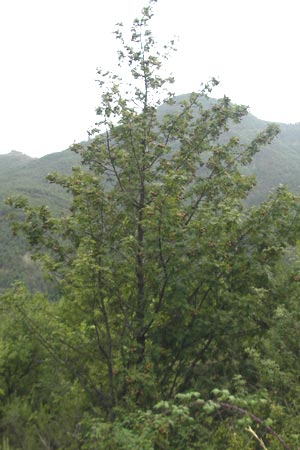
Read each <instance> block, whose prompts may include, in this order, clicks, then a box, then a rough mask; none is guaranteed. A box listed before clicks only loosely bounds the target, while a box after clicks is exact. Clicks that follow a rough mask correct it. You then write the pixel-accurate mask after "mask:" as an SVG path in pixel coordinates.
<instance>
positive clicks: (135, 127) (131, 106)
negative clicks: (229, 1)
mask: <svg viewBox="0 0 300 450" xmlns="http://www.w3.org/2000/svg"><path fill="white" fill-rule="evenodd" d="M154 3H155V0H150V1H149V4H148V6H147V7H145V8H144V9H143V10H142V13H141V16H140V17H139V18H138V19H136V20H135V21H134V23H133V25H132V28H131V29H130V36H129V39H128V40H126V39H125V37H124V34H125V33H124V32H123V26H122V24H119V25H118V27H119V28H118V29H117V30H116V32H115V36H116V38H117V41H118V43H119V46H120V50H119V52H118V61H119V64H120V66H121V70H124V71H127V72H126V73H125V75H124V72H122V74H123V75H124V77H123V78H120V77H117V76H115V74H110V73H109V72H107V71H104V72H102V71H101V70H99V71H98V76H99V79H100V82H99V89H100V99H101V102H100V105H99V107H98V109H97V114H98V122H99V124H98V127H99V130H95V131H94V137H93V139H91V140H90V141H89V142H88V143H84V144H78V145H75V146H74V147H73V153H71V152H69V151H67V152H63V153H61V154H56V155H49V156H47V157H45V158H41V159H40V160H32V159H30V158H28V157H26V156H24V155H21V154H18V153H16V152H13V153H12V154H9V155H7V156H3V157H2V158H3V159H2V161H4V162H5V161H7V170H4V169H2V171H1V176H2V177H7V178H6V180H7V185H6V191H7V192H4V194H5V195H6V193H7V194H10V192H9V191H10V189H11V188H13V190H15V191H17V192H16V195H13V194H12V193H11V194H10V195H9V199H8V200H7V202H6V206H3V215H2V219H3V220H5V217H6V211H7V209H6V208H9V210H10V211H14V212H15V214H16V216H15V222H14V224H13V230H14V233H15V234H16V235H17V236H18V239H22V240H21V241H13V240H12V238H11V237H10V238H9V239H10V241H11V242H17V243H18V242H19V243H20V244H17V245H20V249H21V250H22V252H26V253H25V254H23V261H25V263H26V264H27V265H28V266H30V265H33V264H39V266H40V267H43V269H44V271H45V273H47V275H48V277H49V280H52V282H53V286H55V296H53V295H51V289H50V290H49V291H47V289H44V291H43V292H32V290H30V289H28V288H27V287H26V284H22V283H17V284H14V285H13V286H12V287H11V288H10V289H7V290H5V291H3V292H2V293H1V296H0V308H1V322H0V396H1V403H0V449H1V450H40V449H45V450H46V449H47V450H49V449H51V450H52V449H53V450H54V449H64V450H91V449H97V450H116V449H120V450H175V449H176V450H187V449H188V450H196V449H198V450H200V449H201V450H202V449H205V450H241V449H245V450H258V449H259V448H262V449H265V450H266V449H267V450H279V449H285V450H291V449H293V450H294V449H300V432H299V422H300V412H299V402H300V385H299V382H300V380H299V373H300V367H298V366H299V364H300V362H299V335H300V325H299V324H300V307H299V294H300V285H299V281H300V270H299V234H300V195H298V194H296V193H292V192H290V191H289V190H288V189H287V188H286V187H283V186H280V187H278V188H275V187H274V185H273V184H272V181H270V182H267V181H266V180H265V178H264V177H261V173H262V172H260V170H265V172H264V173H267V172H268V173H269V174H270V176H271V178H270V179H272V180H274V179H275V178H276V180H277V181H276V183H277V182H278V181H279V182H284V181H285V180H284V176H285V175H286V171H280V170H279V166H281V165H282V164H283V162H284V161H285V162H286V164H287V166H285V167H288V164H290V161H288V158H286V154H285V153H284V152H283V153H281V151H280V150H279V149H280V145H282V143H283V142H286V143H287V142H289V145H287V144H286V147H285V148H289V149H291V148H294V145H295V142H296V135H297V132H298V126H296V125H295V126H294V127H292V128H291V129H293V131H294V136H293V138H290V137H287V134H288V133H287V130H288V129H290V128H289V127H290V126H286V127H283V128H284V130H283V133H282V135H278V133H279V129H278V126H277V125H275V124H269V125H267V124H264V123H263V122H261V121H258V120H257V119H255V118H254V117H253V116H247V108H246V107H244V106H239V105H233V104H232V103H231V102H230V100H229V99H228V98H227V97H224V98H222V99H220V100H208V99H207V101H204V98H205V96H207V95H208V94H209V95H210V94H211V92H212V91H213V88H214V87H215V86H216V84H217V81H216V80H214V79H212V80H211V81H209V82H208V83H207V84H206V85H205V86H203V89H202V91H201V92H199V93H192V94H190V95H188V96H182V97H180V98H175V97H174V95H173V94H172V84H173V78H172V77H170V78H168V77H167V78H166V77H165V76H164V75H163V73H164V72H163V70H162V62H163V61H164V60H165V59H166V58H168V57H169V52H170V51H172V48H173V44H172V43H171V44H170V46H165V47H164V49H163V50H158V49H157V47H156V43H155V40H154V38H153V35H152V32H151V18H152V16H153V7H154ZM129 77H130V80H131V82H129V84H125V83H124V82H123V81H122V79H125V80H128V79H129ZM157 111H159V112H158V113H157ZM103 129H105V130H106V132H104V133H103ZM100 130H101V132H100ZM260 152H261V153H260ZM283 154H284V157H283ZM259 155H260V156H259ZM66 159H68V161H66ZM276 161H277V163H276ZM297 161H298V158H297V157H296V152H295V158H294V161H293V164H294V166H296V165H297V164H298V162H297ZM45 162H46V164H44V163H45ZM74 162H75V164H74ZM273 162H274V166H272V164H273ZM61 164H62V165H61ZM276 164H277V165H276ZM251 165H252V166H251ZM71 166H74V167H73V169H71V170H70V168H71ZM2 167H4V164H3V166H2ZM251 167H252V168H253V167H254V168H255V169H256V170H257V173H258V175H259V176H260V177H261V178H260V179H261V183H260V187H259V186H258V189H259V191H258V193H256V194H255V193H254V194H252V195H253V197H252V199H250V200H249V195H251V193H252V192H253V189H255V178H254V177H253V175H248V173H251V172H252V169H251ZM258 167H259V168H260V169H258ZM263 167H265V169H262V168H263ZM276 168H278V170H277V169H276ZM281 168H282V167H281ZM57 169H58V170H57ZM266 169H268V170H266ZM53 170H54V172H56V173H52V174H50V175H48V177H47V179H48V182H49V185H47V184H44V181H42V176H44V175H46V173H48V172H52V171H53ZM276 171H277V173H278V178H279V179H277V176H275V174H276ZM57 172H59V173H57ZM18 173H19V176H18V177H19V179H18V183H19V181H20V179H21V176H20V174H21V173H23V174H27V175H26V176H24V175H23V185H24V186H23V187H22V186H21V184H22V183H21V184H18V183H17V184H15V185H13V179H12V177H13V176H17V174H18ZM13 174H15V175H13ZM295 178H296V176H295ZM24 180H26V182H24ZM292 183H295V184H291V187H294V188H295V187H296V181H295V179H294V180H293V181H292ZM9 184H10V185H11V188H10V186H9ZM269 187H272V189H273V191H272V193H271V195H268V194H267V190H268V189H269ZM52 188H54V189H53V190H52ZM24 192H25V193H26V192H27V194H30V195H29V197H30V198H29V199H26V198H24V196H23V195H22V196H20V195H18V194H20V193H22V194H23V193H24ZM4 194H3V195H4ZM253 199H256V203H257V204H255V205H253V206H250V203H251V201H253ZM40 200H43V201H44V203H46V205H40ZM45 200H46V201H45ZM258 200H262V201H261V202H259V201H258ZM2 201H3V200H2ZM48 206H49V207H48ZM25 241H26V243H27V244H26V245H27V246H28V247H25ZM12 245H16V244H12ZM22 245H24V247H23V248H21V246H22ZM22 252H21V254H22ZM16 255H17V252H16ZM33 261H34V262H33ZM2 264H3V268H4V269H5V264H4V263H2ZM36 267H37V266H32V273H34V272H36ZM4 269H3V270H4ZM24 279H25V277H24ZM37 287H38V286H37V285H35V288H37ZM40 287H41V288H43V286H40ZM41 291H42V289H41Z"/></svg>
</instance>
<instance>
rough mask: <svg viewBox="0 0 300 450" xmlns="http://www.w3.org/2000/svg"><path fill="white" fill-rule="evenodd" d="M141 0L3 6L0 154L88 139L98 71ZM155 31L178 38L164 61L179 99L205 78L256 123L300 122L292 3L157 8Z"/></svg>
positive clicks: (49, 0) (3, 2)
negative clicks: (215, 80)
mask: <svg viewBox="0 0 300 450" xmlns="http://www.w3.org/2000/svg"><path fill="white" fill-rule="evenodd" d="M145 4H146V0H0V42H1V44H0V46H1V51H0V61H1V66H0V67H1V68H0V154H5V153H9V152H10V151H11V150H17V151H20V152H23V153H26V154H27V155H30V156H32V157H41V156H43V155H45V154H48V153H52V152H57V151H62V150H64V149H66V148H68V147H69V145H71V144H72V143H74V142H80V141H82V140H86V139H87V131H88V130H89V129H91V128H93V126H94V124H95V122H96V121H97V116H96V115H95V109H96V107H97V106H98V105H99V103H100V98H99V89H98V86H97V82H96V79H97V73H96V69H97V67H101V68H103V69H106V68H108V69H109V68H111V67H112V65H113V61H115V58H116V57H115V54H116V50H117V48H118V47H117V45H116V41H115V38H114V35H113V31H114V29H115V24H116V23H117V22H120V21H121V22H123V23H124V25H125V26H126V25H127V26H128V27H130V25H131V23H132V20H133V19H134V18H135V17H136V16H138V15H139V12H140V10H141V8H142V7H143V6H144V5H145ZM154 9H155V17H154V18H153V32H154V35H155V37H156V38H157V39H158V41H159V42H161V43H163V42H167V41H169V40H170V39H172V38H173V37H176V42H177V44H176V45H177V49H178V50H177V52H176V53H175V54H174V55H173V56H172V57H171V59H170V60H169V61H168V63H167V69H168V70H169V71H170V72H172V73H173V75H174V77H175V79H176V83H175V86H174V90H175V92H176V94H183V93H188V92H191V91H193V90H198V89H199V88H200V86H201V83H203V82H206V81H207V80H208V79H209V78H211V77H216V78H218V79H219V81H220V83H221V85H220V87H218V88H217V89H216V91H214V92H213V93H212V96H213V97H220V96H222V95H224V94H226V95H227V96H228V97H230V98H231V99H232V101H233V102H234V103H240V104H245V105H249V107H250V112H251V113H252V114H254V115H255V116H257V117H258V118H260V119H263V120H267V121H275V122H284V123H295V122H300V87H299V80H300V62H299V42H300V27H299V13H300V3H299V1H298V0H284V1H283V0H184V1H175V0H158V3H157V4H156V5H155V7H154Z"/></svg>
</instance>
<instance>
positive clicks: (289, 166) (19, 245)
mask: <svg viewBox="0 0 300 450" xmlns="http://www.w3.org/2000/svg"><path fill="white" fill-rule="evenodd" d="M185 97H187V96H184V95H183V96H179V97H177V102H176V104H175V105H174V106H172V108H176V107H177V105H178V102H179V101H180V100H182V99H184V98H185ZM203 102H204V103H205V104H204V106H205V107H206V106H210V105H211V104H213V103H215V102H216V100H214V99H204V100H203ZM169 108H170V106H168V105H162V106H161V107H160V108H159V110H158V116H159V117H160V116H163V115H164V114H165V113H167V112H170V109H169ZM267 123H268V122H266V121H263V120H260V119H258V118H256V117H255V116H253V115H252V114H249V115H247V116H246V117H245V118H244V119H243V120H242V122H241V123H240V124H232V127H231V129H230V132H229V134H230V135H237V136H239V137H240V140H241V142H244V143H247V142H249V141H250V140H251V139H252V138H254V137H255V135H256V134H257V133H259V132H260V131H262V130H263V129H264V128H265V127H266V126H267ZM279 126H280V129H281V133H280V134H279V136H278V137H277V138H276V139H275V140H274V142H273V143H272V144H271V145H270V146H268V147H266V148H262V149H261V151H260V153H258V154H257V155H256V156H255V158H254V160H253V162H252V164H251V165H250V166H249V167H247V168H246V169H245V172H246V173H247V174H250V173H254V174H255V175H256V177H257V185H256V187H255V188H254V189H253V192H252V193H251V194H250V196H249V198H248V200H247V203H248V204H249V205H251V204H254V203H258V202H261V201H263V200H264V199H265V198H266V196H267V194H268V193H269V192H271V191H272V189H274V188H275V187H276V186H278V185H279V184H286V185H288V187H289V188H290V189H291V190H292V191H295V192H297V191H300V123H297V124H279ZM225 139H226V136H225ZM79 163H80V157H79V156H78V155H77V154H75V153H74V152H72V151H71V150H69V149H68V150H64V151H62V152H58V153H52V154H49V155H47V156H44V157H42V158H31V157H29V156H27V155H25V154H23V153H20V152H17V151H15V150H13V151H11V152H10V153H9V154H7V155H0V236H1V244H0V289H1V288H2V289H4V288H6V287H8V286H9V285H10V284H11V283H12V282H13V281H15V280H23V281H24V282H26V284H27V285H28V286H29V287H30V288H31V289H36V288H39V289H41V288H44V281H43V279H42V277H41V276H40V274H39V271H38V270H37V268H36V267H35V265H34V263H33V262H32V261H31V259H30V255H29V253H28V248H27V246H26V243H25V242H24V240H23V239H22V238H21V237H17V238H12V234H11V231H10V226H9V221H8V220H7V214H8V211H9V210H8V207H7V206H5V204H4V201H5V198H7V197H8V196H9V195H11V194H14V193H16V194H22V195H24V196H26V197H29V198H30V201H31V202H32V203H34V204H46V205H48V206H49V208H50V209H52V210H53V211H54V212H56V213H59V212H60V213H61V212H62V211H63V210H64V209H66V208H67V206H68V204H69V197H68V194H67V193H66V192H65V191H64V190H63V189H61V188H60V187H59V186H55V185H52V184H51V185H49V183H48V182H47V181H46V179H45V177H46V176H47V174H48V173H51V172H59V173H63V174H68V173H70V172H71V168H72V166H76V165H78V164H79Z"/></svg>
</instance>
